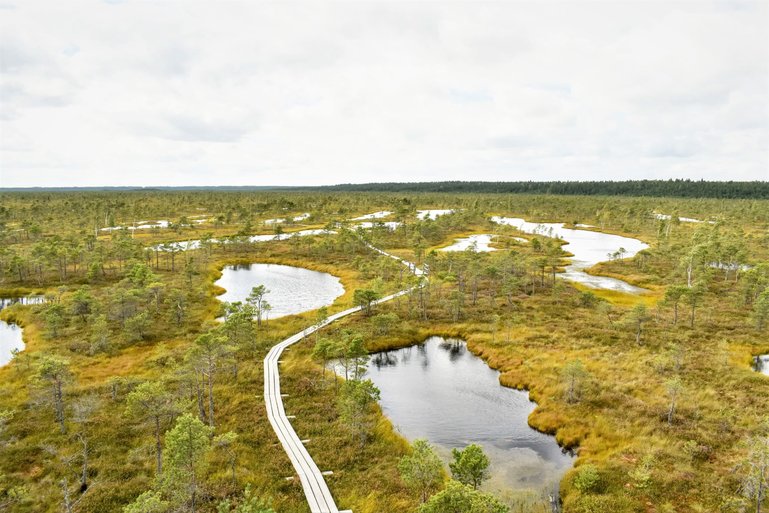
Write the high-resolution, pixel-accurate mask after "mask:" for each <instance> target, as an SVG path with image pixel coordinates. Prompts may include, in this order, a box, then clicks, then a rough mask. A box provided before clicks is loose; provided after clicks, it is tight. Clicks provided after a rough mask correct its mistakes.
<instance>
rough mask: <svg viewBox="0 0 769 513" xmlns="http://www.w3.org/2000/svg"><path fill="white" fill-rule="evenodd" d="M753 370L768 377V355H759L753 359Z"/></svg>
mask: <svg viewBox="0 0 769 513" xmlns="http://www.w3.org/2000/svg"><path fill="white" fill-rule="evenodd" d="M753 369H754V370H755V371H756V372H760V373H761V374H766V375H767V376H769V354H760V355H758V356H756V357H754V358H753Z"/></svg>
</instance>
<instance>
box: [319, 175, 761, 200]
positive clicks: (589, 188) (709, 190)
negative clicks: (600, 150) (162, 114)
mask: <svg viewBox="0 0 769 513" xmlns="http://www.w3.org/2000/svg"><path fill="white" fill-rule="evenodd" d="M312 189H313V190H318V189H321V190H330V191H356V192H357V191H362V192H470V193H508V194H510V193H512V194H573V195H578V196H650V197H679V198H725V199H727V198H728V199H735V198H745V199H769V182H766V181H755V182H731V181H729V182H706V181H695V180H633V181H630V180H628V181H622V182H459V181H453V182H418V183H395V182H392V183H366V184H340V185H331V186H326V187H313V188H312Z"/></svg>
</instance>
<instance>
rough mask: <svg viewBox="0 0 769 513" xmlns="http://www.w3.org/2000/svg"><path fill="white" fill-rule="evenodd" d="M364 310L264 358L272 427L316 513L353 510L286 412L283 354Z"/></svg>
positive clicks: (299, 337)
mask: <svg viewBox="0 0 769 513" xmlns="http://www.w3.org/2000/svg"><path fill="white" fill-rule="evenodd" d="M367 245H368V247H369V248H370V249H372V250H374V251H376V252H377V253H380V254H382V255H385V256H388V257H390V258H393V259H395V260H397V261H399V262H400V263H402V264H403V265H405V266H406V267H408V268H409V270H410V271H411V272H412V273H414V274H415V275H416V276H420V277H421V276H424V275H425V272H424V271H423V270H422V269H420V268H418V267H417V266H415V265H414V264H412V263H411V262H408V261H406V260H403V259H402V258H400V257H397V256H395V255H391V254H389V253H387V252H385V251H382V250H381V249H379V248H377V247H374V246H372V245H370V244H367ZM418 286H419V285H418ZM411 290H412V288H408V289H405V290H401V291H400V292H396V293H395V294H390V295H389V296H385V297H383V298H381V299H379V300H377V301H376V302H375V304H378V303H384V302H386V301H390V300H392V299H395V298H397V297H399V296H403V295H405V294H408V293H409V292H411ZM360 310H361V307H359V306H356V307H354V308H350V309H347V310H344V311H342V312H338V313H335V314H334V315H330V316H329V317H328V319H326V320H325V322H323V323H319V324H316V325H313V326H310V327H308V328H305V329H304V330H302V331H300V332H299V333H296V334H295V335H292V336H290V337H288V338H287V339H285V340H283V341H282V342H280V343H278V344H276V345H274V346H273V347H272V348H271V349H270V351H269V353H267V356H266V357H265V358H264V404H265V406H266V408H267V418H269V420H270V424H271V425H272V429H273V430H274V431H275V434H276V435H277V436H278V440H280V443H281V445H282V446H283V450H285V451H286V454H287V455H288V458H289V460H291V464H292V465H293V466H294V470H295V471H296V475H297V476H298V477H299V480H300V482H301V483H302V489H303V490H304V495H305V497H306V498H307V504H308V505H309V506H310V511H311V512H312V513H352V511H351V510H341V511H340V510H339V508H338V507H337V505H336V503H335V502H334V497H333V496H332V495H331V491H330V490H329V489H328V485H327V484H326V479H325V476H324V473H323V472H321V471H320V469H319V468H318V465H317V464H316V463H315V461H314V460H313V459H312V456H310V453H309V452H307V448H306V447H305V446H304V443H302V440H301V439H300V438H299V436H298V435H297V434H296V431H295V430H294V427H293V426H292V425H291V420H290V417H289V416H288V415H286V409H285V407H284V405H283V396H282V395H281V392H280V367H279V364H280V357H281V355H282V354H283V351H285V349H286V348H287V347H289V346H291V345H293V344H296V343H297V342H299V341H301V340H302V339H304V338H305V337H307V336H309V335H311V334H313V333H315V332H316V331H318V330H319V329H321V328H324V327H325V326H328V325H329V324H332V323H333V322H335V321H337V320H339V319H341V318H342V317H346V316H348V315H351V314H354V313H356V312H359V311H360Z"/></svg>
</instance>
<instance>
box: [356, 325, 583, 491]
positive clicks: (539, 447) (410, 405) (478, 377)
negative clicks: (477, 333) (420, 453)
mask: <svg viewBox="0 0 769 513" xmlns="http://www.w3.org/2000/svg"><path fill="white" fill-rule="evenodd" d="M367 377H368V378H370V379H371V380H372V381H374V383H375V384H376V385H377V387H379V389H380V390H381V392H382V399H381V401H380V404H381V406H382V410H383V411H384V413H385V414H386V415H387V416H388V417H389V418H390V419H391V420H392V422H393V424H394V425H395V426H397V428H398V429H399V430H400V431H401V432H402V433H403V435H404V436H406V437H407V438H408V439H410V440H414V439H416V438H427V439H428V440H429V441H430V442H431V443H432V444H434V445H435V446H436V447H437V448H438V450H439V453H440V454H441V455H442V456H443V457H444V458H445V459H448V458H449V456H450V451H451V449H452V448H454V447H465V446H466V445H468V444H470V443H478V444H480V445H482V446H483V448H484V450H485V451H486V453H487V454H488V455H489V458H490V459H491V462H492V465H491V473H492V476H491V479H490V480H489V482H488V483H487V485H486V487H487V489H490V490H495V491H503V492H504V491H509V490H511V489H512V490H536V491H539V490H543V489H547V490H552V489H554V487H556V486H557V483H558V481H560V478H561V477H562V476H563V474H564V473H565V472H566V470H568V469H569V468H570V467H571V465H572V461H573V458H572V456H570V455H569V454H565V453H564V452H563V451H562V450H561V448H560V447H559V446H558V444H557V443H556V442H555V439H554V438H553V437H552V436H549V435H545V434H543V433H540V432H538V431H536V430H534V429H532V428H531V427H529V425H528V422H527V419H528V416H529V414H530V413H531V412H532V411H533V410H534V408H535V407H536V404H535V403H533V402H531V401H530V400H529V394H528V392H524V391H519V390H512V389H509V388H506V387H503V386H501V385H500V384H499V373H498V372H497V371H495V370H493V369H490V368H489V367H488V366H487V365H486V363H485V362H484V361H483V360H481V359H480V358H478V357H477V356H475V355H473V354H472V353H471V352H470V351H469V350H468V349H467V346H466V344H465V343H464V341H462V340H459V339H451V338H448V339H446V338H442V337H431V338H429V339H428V340H427V341H425V343H424V344H420V345H417V346H412V347H407V348H404V349H399V350H396V351H385V352H381V353H376V354H374V355H372V356H371V358H370V361H369V369H368V373H367Z"/></svg>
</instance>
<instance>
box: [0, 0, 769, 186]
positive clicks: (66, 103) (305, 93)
mask: <svg viewBox="0 0 769 513" xmlns="http://www.w3.org/2000/svg"><path fill="white" fill-rule="evenodd" d="M2 7H3V9H2V10H0V34H2V35H0V47H1V51H2V66H1V68H0V69H2V79H1V81H0V186H5V187H12V186H53V185H182V184H195V185H209V184H210V185H219V184H257V185H259V184H321V183H340V182H366V181H384V180H387V181H391V180H392V181H396V180H403V181H414V180H439V179H489V180H498V179H504V180H516V179H535V180H537V179H620V178H668V177H688V178H706V179H761V180H766V179H769V99H768V96H769V40H768V39H767V38H768V37H769V36H767V34H769V23H768V22H767V19H768V18H767V14H768V13H767V3H766V2H762V1H757V2H709V1H706V0H703V1H688V2H681V3H661V2H648V1H644V0H638V1H635V2H620V3H612V2H549V1H544V2H518V1H508V2H467V3H456V2H451V3H443V2H429V1H423V2H386V3H384V2H383V3H373V2H372V3H368V2H366V3H363V2H360V3H353V2H346V3H307V4H298V3H293V2H291V3H262V2H214V1H210V2H207V3H202V2H187V1H185V2H181V1H179V2H145V1H130V0H129V1H125V2H116V1H110V2H101V3H95V2H90V1H89V2H53V1H51V2H47V3H43V2H34V1H30V2H26V1H25V2H23V3H22V2H19V3H18V4H15V5H14V4H10V3H6V4H3V5H2Z"/></svg>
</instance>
